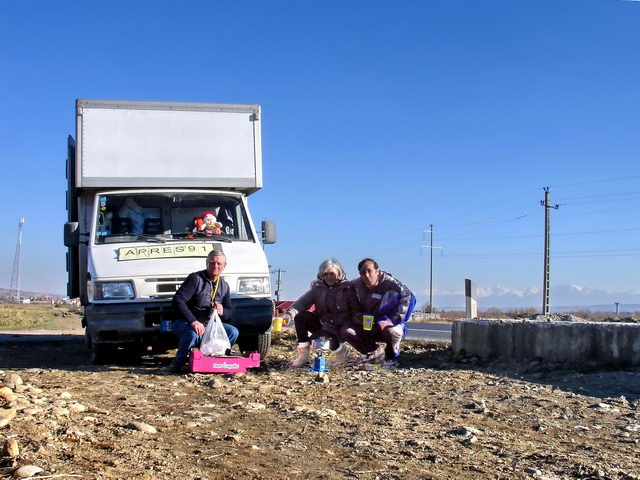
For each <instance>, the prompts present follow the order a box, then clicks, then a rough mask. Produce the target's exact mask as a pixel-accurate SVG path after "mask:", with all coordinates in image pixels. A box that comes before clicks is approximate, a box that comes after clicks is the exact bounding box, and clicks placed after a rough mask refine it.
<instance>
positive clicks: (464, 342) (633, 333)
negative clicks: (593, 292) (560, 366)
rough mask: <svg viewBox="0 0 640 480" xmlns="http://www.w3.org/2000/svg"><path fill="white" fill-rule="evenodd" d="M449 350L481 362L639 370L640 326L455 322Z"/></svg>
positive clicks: (541, 322)
mask: <svg viewBox="0 0 640 480" xmlns="http://www.w3.org/2000/svg"><path fill="white" fill-rule="evenodd" d="M451 346H452V348H453V351H454V353H456V354H458V353H466V354H467V355H477V356H478V357H480V358H481V359H483V360H489V359H492V358H497V357H502V358H504V359H515V360H525V359H539V360H542V361H543V362H545V363H557V362H567V363H571V364H575V365H582V364H587V363H590V364H593V363H596V364H598V365H603V366H622V365H640V324H635V323H595V322H547V321H529V320H479V319H462V320H456V321H455V322H453V329H452V332H451Z"/></svg>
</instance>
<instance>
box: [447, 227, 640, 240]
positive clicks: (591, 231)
mask: <svg viewBox="0 0 640 480" xmlns="http://www.w3.org/2000/svg"><path fill="white" fill-rule="evenodd" d="M635 230H640V227H631V228H619V229H614V230H590V231H587V232H567V233H555V234H554V235H555V236H557V237H560V236H570V235H590V234H593V233H615V232H631V231H635ZM502 238H540V234H534V235H500V236H498V237H467V238H442V239H440V240H441V241H445V240H446V241H452V240H456V241H457V240H474V241H475V240H496V239H502Z"/></svg>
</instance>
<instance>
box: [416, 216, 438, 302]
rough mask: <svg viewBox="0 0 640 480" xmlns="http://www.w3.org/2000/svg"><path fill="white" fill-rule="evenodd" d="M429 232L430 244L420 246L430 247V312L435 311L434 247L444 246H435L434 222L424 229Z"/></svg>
mask: <svg viewBox="0 0 640 480" xmlns="http://www.w3.org/2000/svg"><path fill="white" fill-rule="evenodd" d="M424 233H428V234H429V245H420V248H428V249H429V313H433V249H434V248H440V249H441V248H442V247H434V246H433V224H431V225H429V230H424Z"/></svg>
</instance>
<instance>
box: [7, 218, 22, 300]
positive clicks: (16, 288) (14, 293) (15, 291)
mask: <svg viewBox="0 0 640 480" xmlns="http://www.w3.org/2000/svg"><path fill="white" fill-rule="evenodd" d="M23 226H24V218H22V217H20V220H18V243H17V244H16V256H15V257H14V259H13V271H12V273H11V287H10V289H9V301H16V302H19V301H20V246H21V245H22V229H23Z"/></svg>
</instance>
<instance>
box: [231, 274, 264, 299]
mask: <svg viewBox="0 0 640 480" xmlns="http://www.w3.org/2000/svg"><path fill="white" fill-rule="evenodd" d="M269 290H270V288H269V278H268V277H246V278H239V279H238V288H237V289H236V293H238V294H239V295H256V294H265V293H266V294H268V293H269Z"/></svg>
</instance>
